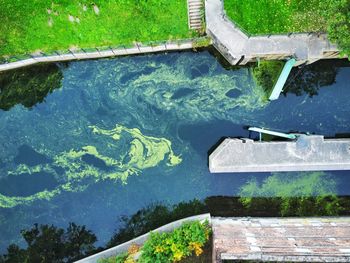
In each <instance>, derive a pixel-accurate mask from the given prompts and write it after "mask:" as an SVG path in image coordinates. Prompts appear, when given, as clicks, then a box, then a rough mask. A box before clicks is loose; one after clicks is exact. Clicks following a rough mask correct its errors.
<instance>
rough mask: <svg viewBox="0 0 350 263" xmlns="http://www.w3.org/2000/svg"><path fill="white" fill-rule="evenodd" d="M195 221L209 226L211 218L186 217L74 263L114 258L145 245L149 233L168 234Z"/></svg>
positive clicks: (204, 215) (199, 216) (92, 262)
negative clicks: (137, 246)
mask: <svg viewBox="0 0 350 263" xmlns="http://www.w3.org/2000/svg"><path fill="white" fill-rule="evenodd" d="M197 220H198V221H201V222H204V221H205V220H208V222H209V223H210V224H211V216H210V214H209V213H207V214H201V215H196V216H191V217H186V218H183V219H180V220H177V221H174V222H171V223H169V224H166V225H164V226H161V227H159V228H157V229H155V230H152V231H150V232H148V233H146V234H144V235H142V236H139V237H137V238H134V239H132V240H130V241H128V242H125V243H123V244H120V245H118V246H115V247H112V248H109V249H107V250H104V251H101V252H99V253H97V254H94V255H91V256H89V257H86V258H83V259H80V260H78V261H76V263H96V262H98V260H99V259H102V258H108V257H112V256H116V255H118V254H120V253H123V252H126V251H127V250H128V248H129V247H130V245H131V244H137V245H143V243H145V241H146V240H147V239H148V237H149V236H150V233H151V232H157V233H163V232H170V231H173V230H174V229H176V228H178V227H180V226H181V225H182V224H183V223H186V222H191V221H197Z"/></svg>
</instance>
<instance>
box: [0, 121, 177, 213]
mask: <svg viewBox="0 0 350 263" xmlns="http://www.w3.org/2000/svg"><path fill="white" fill-rule="evenodd" d="M90 128H91V130H92V132H93V134H95V135H102V136H107V137H109V138H111V139H112V142H113V143H109V144H108V148H109V151H108V152H109V153H111V156H108V155H105V154H102V153H101V152H100V150H98V148H97V147H96V146H93V145H87V146H83V147H82V148H81V149H80V150H74V149H71V150H70V151H66V152H62V153H59V154H57V155H56V156H53V158H52V159H53V162H52V163H51V164H39V165H35V166H28V165H26V164H19V165H18V166H17V167H16V169H15V170H13V171H9V172H8V176H11V175H22V174H35V173H38V172H46V173H49V174H52V175H53V176H54V177H55V178H56V180H57V181H58V182H59V183H60V185H59V186H58V187H56V188H55V189H53V190H51V191H48V190H44V191H40V192H38V193H35V194H33V195H30V196H24V197H21V196H5V195H1V194H0V207H7V208H9V207H14V206H17V205H21V204H29V203H32V202H34V201H37V200H50V199H51V198H53V197H54V196H56V195H58V194H60V193H61V192H62V191H66V192H67V191H70V192H78V191H83V190H85V189H86V188H87V187H88V185H89V183H91V182H95V183H97V182H99V181H102V180H120V181H121V182H122V183H123V184H126V183H127V178H128V177H129V176H131V175H140V174H141V173H142V171H143V170H144V169H148V168H152V167H156V166H158V165H159V164H160V163H163V162H164V163H165V165H166V166H175V165H178V164H179V163H181V161H182V159H181V157H180V156H178V155H175V153H174V152H173V150H172V147H171V142H170V141H169V140H168V139H165V138H157V137H152V136H146V135H144V134H142V132H141V131H140V130H139V129H137V128H132V129H130V128H127V127H125V126H122V125H118V124H117V125H116V127H115V128H114V129H111V130H107V129H101V128H99V127H97V126H90ZM122 139H123V141H122V143H118V142H119V141H120V140H122ZM120 144H122V145H120ZM125 144H127V145H129V148H128V149H125V147H124V148H123V147H121V146H124V145H125ZM121 150H126V151H125V152H124V153H120V151H121ZM86 155H90V156H93V157H94V158H96V159H97V160H99V161H101V162H102V163H104V164H105V167H104V168H106V169H102V168H101V167H96V166H95V165H93V164H90V163H87V162H85V161H84V160H83V157H84V156H86ZM118 155H119V156H118ZM118 157H119V158H118ZM55 168H56V169H55ZM57 168H59V169H61V170H63V174H58V172H57ZM87 180H88V181H87Z"/></svg>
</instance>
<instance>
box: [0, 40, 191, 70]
mask: <svg viewBox="0 0 350 263" xmlns="http://www.w3.org/2000/svg"><path fill="white" fill-rule="evenodd" d="M195 41H196V39H190V40H183V42H181V43H176V42H175V43H173V42H171V41H170V42H163V43H162V44H156V45H152V46H143V45H141V44H137V46H134V47H130V48H125V47H124V48H110V49H107V50H97V49H96V51H92V52H75V51H73V50H70V51H69V53H65V54H57V55H48V56H38V57H32V58H28V59H24V60H19V61H16V62H10V63H5V64H1V65H0V72H1V71H6V70H11V69H16V68H21V67H25V66H29V65H33V64H36V63H43V62H60V61H70V60H83V59H96V58H107V57H116V56H126V55H137V54H146V53H156V52H166V51H176V50H179V51H180V50H187V49H192V48H194V47H195Z"/></svg>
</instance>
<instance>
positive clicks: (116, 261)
mask: <svg viewBox="0 0 350 263" xmlns="http://www.w3.org/2000/svg"><path fill="white" fill-rule="evenodd" d="M128 256H129V254H128V252H124V253H122V254H119V255H117V256H115V257H110V258H102V259H100V260H98V263H124V262H125V261H126V259H127V258H128Z"/></svg>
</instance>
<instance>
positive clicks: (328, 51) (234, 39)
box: [205, 0, 339, 66]
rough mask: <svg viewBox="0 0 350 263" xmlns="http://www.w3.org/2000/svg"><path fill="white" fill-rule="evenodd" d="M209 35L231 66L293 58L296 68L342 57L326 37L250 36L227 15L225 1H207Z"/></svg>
mask: <svg viewBox="0 0 350 263" xmlns="http://www.w3.org/2000/svg"><path fill="white" fill-rule="evenodd" d="M205 6H206V9H205V16H206V32H207V34H208V35H209V36H210V37H211V38H212V39H213V44H214V46H215V48H216V49H217V50H218V51H219V52H220V53H221V54H222V55H223V56H224V57H225V58H226V59H227V61H228V62H229V63H230V64H232V65H245V64H246V63H248V62H255V61H256V60H257V59H264V60H275V59H278V60H285V59H289V58H291V57H294V58H295V59H296V60H297V63H296V65H295V66H298V65H300V64H302V63H309V64H310V63H313V62H315V61H317V60H319V59H326V58H339V50H338V49H337V47H336V45H334V44H332V43H331V42H329V40H328V39H327V35H326V34H318V33H290V34H279V35H260V36H251V35H249V34H248V33H246V32H244V31H242V30H243V29H242V28H240V27H238V26H237V25H236V24H235V23H234V22H232V21H231V20H230V19H229V18H228V17H227V16H226V13H225V10H224V4H223V0H206V5H205Z"/></svg>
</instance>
